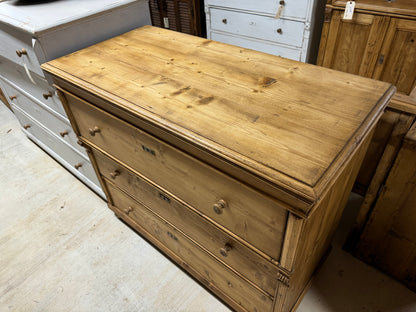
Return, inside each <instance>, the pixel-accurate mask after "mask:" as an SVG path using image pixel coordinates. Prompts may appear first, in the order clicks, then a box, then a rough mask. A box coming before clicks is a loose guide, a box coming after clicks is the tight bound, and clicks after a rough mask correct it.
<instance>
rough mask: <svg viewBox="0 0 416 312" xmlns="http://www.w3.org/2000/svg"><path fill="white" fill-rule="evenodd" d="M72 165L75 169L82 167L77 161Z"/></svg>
mask: <svg viewBox="0 0 416 312" xmlns="http://www.w3.org/2000/svg"><path fill="white" fill-rule="evenodd" d="M74 167H75V169H77V170H78V169H79V168H81V167H82V164H81V163H78V164H76V165H75V166H74Z"/></svg>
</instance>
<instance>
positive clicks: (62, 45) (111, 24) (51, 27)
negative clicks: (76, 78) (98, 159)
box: [0, 0, 150, 197]
mask: <svg viewBox="0 0 416 312" xmlns="http://www.w3.org/2000/svg"><path fill="white" fill-rule="evenodd" d="M147 24H150V15H149V9H148V2H147V1H146V0H139V1H137V0H89V1H82V0H65V1H51V2H41V3H36V2H33V3H30V2H26V3H25V4H22V3H21V2H19V1H5V2H2V3H0V88H1V89H2V90H3V91H4V93H5V95H6V96H7V98H8V99H9V101H10V103H11V105H12V108H13V111H14V113H15V115H16V117H17V119H18V120H19V122H20V124H21V126H22V130H23V131H24V132H25V134H26V135H27V136H28V137H29V138H30V139H31V140H33V141H34V142H35V143H36V144H38V145H39V146H40V147H41V148H43V149H44V150H45V151H46V152H47V153H48V154H49V155H51V156H52V157H53V158H54V159H55V160H57V161H58V162H59V163H61V164H62V165H63V166H64V167H65V168H66V169H68V170H69V171H70V172H72V173H73V174H74V175H75V176H76V177H78V178H79V179H80V180H81V181H83V182H84V183H85V184H86V185H88V186H89V187H90V188H92V189H93V190H94V191H95V192H97V193H98V194H99V195H101V196H102V197H104V193H103V191H102V189H101V186H100V184H99V182H98V180H97V177H96V175H95V173H94V170H93V168H92V165H91V163H90V161H89V159H88V155H87V152H86V151H85V149H84V148H83V147H82V146H80V145H79V144H77V137H76V135H75V134H74V132H73V129H72V128H71V125H70V123H69V121H68V118H67V115H66V113H65V110H64V108H63V106H62V104H61V101H60V99H59V98H58V96H57V94H56V92H55V89H54V87H53V86H52V85H51V84H50V83H49V82H48V76H47V75H45V74H44V72H43V71H42V70H41V68H40V64H42V63H44V62H47V61H50V60H52V59H54V58H57V57H60V56H63V55H66V54H69V53H71V52H74V51H76V50H79V49H81V48H85V47H87V46H89V45H92V44H94V43H97V42H100V41H103V40H105V39H108V38H111V37H114V36H116V35H119V34H121V33H124V32H126V31H130V30H132V29H134V28H137V27H139V26H143V25H147Z"/></svg>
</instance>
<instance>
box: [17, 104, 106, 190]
mask: <svg viewBox="0 0 416 312" xmlns="http://www.w3.org/2000/svg"><path fill="white" fill-rule="evenodd" d="M12 108H13V111H14V113H15V115H16V117H17V119H18V120H19V122H20V124H21V125H22V127H23V128H24V129H25V130H26V131H27V132H28V133H30V134H31V135H33V136H34V137H35V138H36V139H38V140H39V141H41V142H42V143H43V144H45V145H46V146H47V147H48V148H49V149H51V150H52V151H53V152H54V153H56V154H57V155H58V156H59V157H61V158H62V159H63V160H64V161H65V162H66V163H63V164H62V165H63V166H64V167H67V168H68V167H70V168H72V171H76V172H78V173H79V174H80V175H82V176H84V177H86V178H87V179H88V180H89V181H91V182H93V183H94V184H95V185H97V186H98V187H100V186H99V185H100V183H99V182H98V178H97V176H96V174H95V171H94V169H93V167H92V165H91V163H90V161H89V160H87V159H86V158H85V157H83V156H81V155H80V154H78V153H77V152H76V151H75V150H73V149H72V148H71V147H70V146H68V145H67V144H66V143H65V142H63V141H62V140H61V139H60V138H59V137H57V136H55V135H54V134H52V133H50V132H49V131H48V130H47V129H45V128H44V127H42V126H41V125H39V124H38V123H37V122H36V121H34V120H33V119H32V118H30V117H29V116H27V115H26V114H25V113H23V112H22V111H21V110H20V109H19V108H18V107H16V106H15V105H14V104H13V105H12ZM58 161H59V160H58ZM68 169H69V168H68ZM100 188H101V187H100Z"/></svg>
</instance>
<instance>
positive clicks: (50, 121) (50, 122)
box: [3, 82, 87, 157]
mask: <svg viewBox="0 0 416 312" xmlns="http://www.w3.org/2000/svg"><path fill="white" fill-rule="evenodd" d="M3 86H4V87H5V89H6V92H7V94H13V95H14V96H15V97H16V98H14V99H13V100H11V101H10V103H12V104H14V107H15V106H17V107H18V108H20V109H21V110H22V111H24V112H25V113H26V114H28V115H29V116H30V117H32V118H33V119H34V120H36V121H38V122H39V123H40V124H42V125H43V126H44V127H45V128H47V129H48V130H49V131H51V132H52V133H54V134H55V135H57V136H60V137H61V138H62V140H63V141H65V142H66V143H67V144H69V145H71V146H72V147H73V148H75V149H76V150H77V151H78V152H80V153H81V154H83V155H85V157H87V152H86V151H85V149H84V148H83V147H82V146H80V145H79V144H77V141H78V139H77V136H76V134H75V133H74V131H73V130H72V127H71V126H70V124H69V122H68V121H67V120H65V119H64V118H62V117H61V116H60V115H57V114H54V113H52V111H51V110H50V109H48V108H47V107H44V106H42V105H41V104H39V103H36V102H34V101H32V100H31V99H29V98H28V97H26V96H25V95H23V94H22V93H21V92H20V91H19V90H17V89H16V88H15V87H14V86H11V85H10V84H8V83H7V82H6V83H4V84H3Z"/></svg>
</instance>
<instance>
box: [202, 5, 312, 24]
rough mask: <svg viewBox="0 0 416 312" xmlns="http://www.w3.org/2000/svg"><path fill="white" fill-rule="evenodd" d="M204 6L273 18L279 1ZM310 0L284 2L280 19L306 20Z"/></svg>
mask: <svg viewBox="0 0 416 312" xmlns="http://www.w3.org/2000/svg"><path fill="white" fill-rule="evenodd" d="M205 5H208V6H219V7H226V8H231V9H238V10H246V11H253V12H260V13H266V14H270V15H273V16H275V15H276V13H277V11H278V9H279V6H280V1H279V0H262V1H253V0H207V1H205ZM310 6H311V1H310V0H286V1H285V2H284V6H283V10H282V15H281V17H286V18H297V19H302V20H306V19H307V16H308V11H309V10H310V9H311V8H310Z"/></svg>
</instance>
